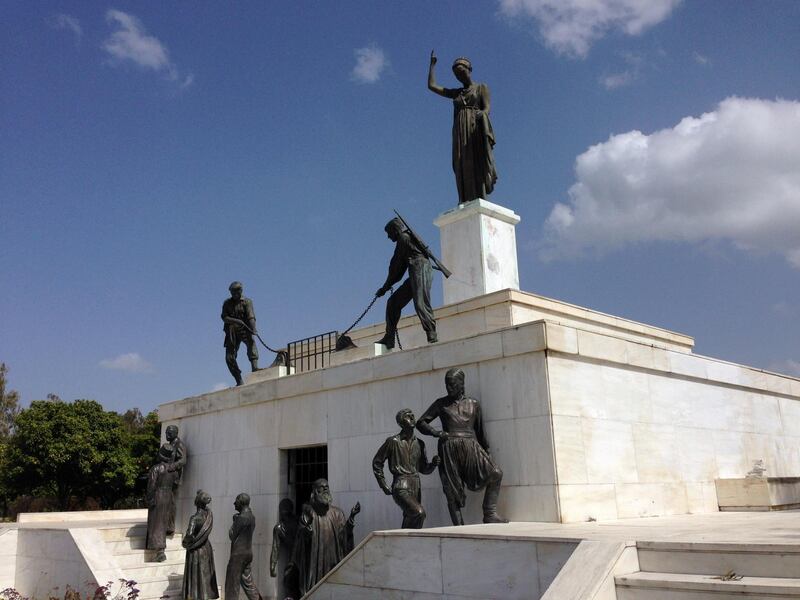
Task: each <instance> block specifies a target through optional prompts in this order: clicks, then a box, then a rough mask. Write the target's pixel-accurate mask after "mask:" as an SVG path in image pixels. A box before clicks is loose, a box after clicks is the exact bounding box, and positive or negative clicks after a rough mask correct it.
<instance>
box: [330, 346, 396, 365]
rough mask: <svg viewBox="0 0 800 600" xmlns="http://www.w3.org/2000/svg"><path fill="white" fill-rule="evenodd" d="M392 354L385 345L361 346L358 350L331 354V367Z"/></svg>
mask: <svg viewBox="0 0 800 600" xmlns="http://www.w3.org/2000/svg"><path fill="white" fill-rule="evenodd" d="M389 352H391V350H390V349H389V348H387V347H386V346H384V345H383V344H378V343H372V344H365V345H364V346H359V347H358V348H347V349H345V350H337V351H336V352H334V353H332V354H331V359H330V360H331V362H330V366H332V367H335V366H337V365H343V364H345V363H351V362H355V361H357V360H362V359H364V358H374V357H375V356H383V355H384V354H388V353H389Z"/></svg>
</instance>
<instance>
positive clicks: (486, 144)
mask: <svg viewBox="0 0 800 600" xmlns="http://www.w3.org/2000/svg"><path fill="white" fill-rule="evenodd" d="M434 65H436V55H435V54H434V53H433V50H431V65H430V69H429V70H428V89H429V90H430V91H432V92H433V93H435V94H439V95H440V96H443V97H445V98H450V99H452V100H453V172H454V173H455V176H456V187H457V188H458V203H459V204H461V203H464V202H470V201H471V200H475V199H476V198H483V199H485V198H486V196H488V195H489V194H491V193H492V190H493V189H494V184H495V182H496V181H497V170H496V169H495V166H494V151H493V150H492V149H493V148H494V131H492V123H491V121H490V120H489V109H490V100H489V87H488V86H487V85H486V84H483V83H475V82H473V81H472V63H470V61H469V60H468V59H466V58H464V57H461V58H457V59H456V60H455V61H454V62H453V74H454V75H455V76H456V79H458V81H459V82H460V83H461V86H462V87H460V88H452V89H450V88H443V87H441V86H439V85H437V84H436V77H435V75H434V73H433V67H434Z"/></svg>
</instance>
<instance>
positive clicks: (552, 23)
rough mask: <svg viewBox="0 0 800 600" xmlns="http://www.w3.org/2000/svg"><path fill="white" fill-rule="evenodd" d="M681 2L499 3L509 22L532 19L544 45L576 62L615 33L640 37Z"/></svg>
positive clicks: (535, 0)
mask: <svg viewBox="0 0 800 600" xmlns="http://www.w3.org/2000/svg"><path fill="white" fill-rule="evenodd" d="M680 1H681V0H499V2H500V12H501V13H502V14H504V15H506V16H507V17H510V18H519V17H521V18H531V19H533V20H534V21H536V23H537V24H538V26H539V33H540V34H541V35H542V37H543V38H544V42H545V44H546V45H547V46H548V47H550V48H552V49H553V50H555V51H556V52H558V53H559V54H565V55H567V56H570V57H573V58H583V57H585V56H586V55H587V54H588V52H589V48H590V47H591V45H592V44H593V43H594V42H595V41H597V40H599V39H600V38H602V37H604V36H605V35H606V34H607V33H609V32H612V31H621V32H623V33H625V34H628V35H639V34H640V33H642V32H643V31H645V30H646V29H648V28H650V27H652V26H653V25H656V24H658V23H660V22H661V21H663V20H664V19H666V18H667V17H668V16H669V15H670V13H671V12H672V10H673V9H674V8H675V7H676V6H677V5H678V4H680Z"/></svg>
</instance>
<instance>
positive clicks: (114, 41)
mask: <svg viewBox="0 0 800 600" xmlns="http://www.w3.org/2000/svg"><path fill="white" fill-rule="evenodd" d="M106 21H108V22H109V23H111V24H112V25H113V26H115V27H116V28H117V30H116V31H114V32H113V33H112V34H111V35H110V36H109V37H108V38H107V39H106V40H105V42H103V49H104V50H105V51H106V52H108V54H109V55H110V56H111V61H112V62H113V63H114V64H122V63H133V64H135V65H136V66H138V67H140V68H142V69H150V70H152V71H156V72H157V73H160V74H162V75H163V76H164V77H166V78H167V79H168V80H170V81H174V82H176V83H178V84H179V85H180V86H181V87H188V86H189V85H191V83H192V81H193V80H194V76H193V75H192V74H191V73H190V74H188V75H185V76H182V75H181V74H180V73H179V71H178V68H177V67H176V66H175V63H173V62H172V61H171V60H170V57H169V51H168V50H167V47H166V46H165V45H164V44H163V43H161V41H159V40H158V39H157V38H155V37H153V36H152V35H148V34H147V32H146V31H145V29H144V25H142V22H141V21H140V20H139V19H138V18H136V17H134V16H133V15H131V14H128V13H125V12H122V11H121V10H115V9H111V10H109V11H108V12H107V13H106Z"/></svg>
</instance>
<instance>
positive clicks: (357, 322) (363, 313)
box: [339, 288, 394, 337]
mask: <svg viewBox="0 0 800 600" xmlns="http://www.w3.org/2000/svg"><path fill="white" fill-rule="evenodd" d="M388 291H389V293H390V294H392V293H394V289H393V288H389V290H388ZM378 298H379V296H378V295H377V294H375V297H374V298H373V299H372V302H370V303H369V305H367V308H365V309H364V312H362V313H361V314H360V315H359V317H358V318H357V319H356V320H355V322H354V323H353V324H352V325H350V327H348V328H347V329H345V330H344V332H343V333H341V334H339V337H341V336H343V335H347V334H348V333H350V330H351V329H352V328H353V327H355V326H356V325H358V324H359V323H360V322H361V319H363V318H364V317H365V316H366V314H367V313H368V312H369V309H370V308H372V307H373V305H374V304H375V303H376V302H377V301H378Z"/></svg>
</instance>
